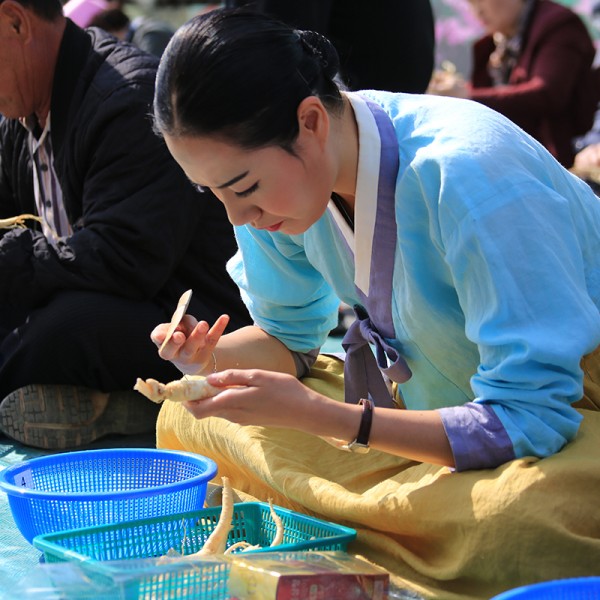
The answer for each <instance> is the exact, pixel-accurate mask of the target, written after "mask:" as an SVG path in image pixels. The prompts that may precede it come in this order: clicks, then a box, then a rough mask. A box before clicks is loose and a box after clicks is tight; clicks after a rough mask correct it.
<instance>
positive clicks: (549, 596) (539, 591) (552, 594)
mask: <svg viewBox="0 0 600 600" xmlns="http://www.w3.org/2000/svg"><path fill="white" fill-rule="evenodd" d="M491 600H600V577H576V578H573V579H557V580H554V581H544V582H542V583H535V584H532V585H524V586H522V587H518V588H515V589H513V590H508V591H507V592H503V593H502V594H499V595H498V596H494V597H493V598H492V599H491Z"/></svg>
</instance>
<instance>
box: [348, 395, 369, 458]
mask: <svg viewBox="0 0 600 600" xmlns="http://www.w3.org/2000/svg"><path fill="white" fill-rule="evenodd" d="M358 403H359V404H361V405H362V407H363V411H362V416H361V418H360V426H359V428H358V434H357V436H356V439H355V440H354V441H353V442H350V443H349V444H348V450H351V451H352V452H359V453H362V454H365V453H366V452H368V451H369V437H370V436H371V425H372V423H373V408H374V405H373V401H372V400H371V399H369V398H361V399H360V400H359V401H358Z"/></svg>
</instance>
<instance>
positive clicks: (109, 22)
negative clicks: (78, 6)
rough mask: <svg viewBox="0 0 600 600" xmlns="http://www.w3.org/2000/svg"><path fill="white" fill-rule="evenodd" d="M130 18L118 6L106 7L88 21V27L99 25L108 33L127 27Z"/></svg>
mask: <svg viewBox="0 0 600 600" xmlns="http://www.w3.org/2000/svg"><path fill="white" fill-rule="evenodd" d="M130 23H131V20H130V19H129V17H128V16H127V15H126V14H125V13H124V12H123V11H122V10H121V9H120V8H108V9H106V10H102V11H100V12H99V13H98V14H97V15H96V16H95V17H93V18H92V20H91V21H90V22H89V24H88V27H100V29H104V31H108V32H109V33H113V32H117V31H121V30H122V29H126V28H127V27H129V24H130Z"/></svg>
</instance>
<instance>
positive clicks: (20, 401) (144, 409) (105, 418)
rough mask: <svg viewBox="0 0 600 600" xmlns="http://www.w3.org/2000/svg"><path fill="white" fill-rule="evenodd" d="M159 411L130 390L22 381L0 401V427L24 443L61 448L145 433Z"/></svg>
mask: <svg viewBox="0 0 600 600" xmlns="http://www.w3.org/2000/svg"><path fill="white" fill-rule="evenodd" d="M159 410H160V406H158V405H156V404H154V403H152V402H149V401H148V400H147V399H146V398H144V397H143V396H142V395H141V394H139V393H138V392H134V391H122V392H111V393H110V394H105V393H102V392H98V391H95V390H90V389H88V388H85V387H78V386H70V385H37V384H35V385H27V386H25V387H22V388H19V389H18V390H15V391H14V392H11V393H10V394H9V395H8V396H6V398H4V400H2V403H0V431H2V433H4V434H6V435H7V436H9V437H11V438H13V439H14V440H16V441H18V442H20V443H22V444H24V445H26V446H33V447H35V448H44V449H46V450H63V449H65V448H75V447H78V446H85V445H87V444H90V443H91V442H93V441H95V440H97V439H98V438H101V437H104V436H106V435H110V434H123V435H125V434H130V435H132V434H141V433H150V432H152V431H154V430H155V427H156V418H157V416H158V411H159Z"/></svg>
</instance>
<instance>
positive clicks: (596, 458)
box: [157, 356, 600, 600]
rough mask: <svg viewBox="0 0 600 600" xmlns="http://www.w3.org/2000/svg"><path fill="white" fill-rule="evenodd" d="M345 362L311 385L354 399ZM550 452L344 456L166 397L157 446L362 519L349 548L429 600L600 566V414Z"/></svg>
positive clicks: (246, 482)
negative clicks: (429, 457) (494, 459)
mask: <svg viewBox="0 0 600 600" xmlns="http://www.w3.org/2000/svg"><path fill="white" fill-rule="evenodd" d="M342 371H343V366H342V363H341V361H338V360H336V359H333V358H330V357H326V356H321V357H319V360H318V361H317V363H316V364H315V367H314V368H313V370H312V371H311V374H310V376H309V377H307V378H305V380H304V383H305V384H306V385H308V386H310V387H311V388H313V389H316V390H318V391H320V392H322V393H324V394H326V395H328V396H330V397H332V398H336V399H339V400H340V401H341V400H342V397H343V379H342ZM581 413H582V414H583V415H584V419H583V422H582V425H581V428H580V431H579V434H578V436H577V439H576V440H575V441H573V442H571V443H570V444H568V445H567V446H566V447H565V448H564V449H563V450H562V451H561V452H559V453H558V454H556V455H554V456H551V457H549V458H545V459H542V460H539V459H536V458H523V459H518V460H514V461H512V462H510V463H507V464H505V465H503V466H501V467H498V468H496V469H488V470H479V471H467V472H462V473H456V472H452V471H451V470H450V469H448V468H445V467H439V466H434V465H430V464H423V463H417V462H413V461H409V460H405V459H402V458H399V457H396V456H391V455H388V454H384V453H381V452H376V451H371V452H370V453H368V454H365V455H358V454H351V453H347V452H342V451H340V450H338V449H336V448H334V447H332V446H330V445H329V444H327V443H326V442H323V441H322V440H320V439H319V438H317V437H314V436H310V435H307V434H304V433H300V432H297V431H292V430H289V429H276V428H266V427H242V426H239V425H236V424H233V423H230V422H228V421H226V420H224V419H219V418H209V419H204V420H201V421H198V420H196V419H194V417H193V416H192V415H191V414H190V413H189V412H187V411H186V410H185V409H184V408H183V407H182V406H181V405H180V404H177V403H174V402H168V401H167V402H165V404H164V406H163V408H162V409H161V412H160V416H159V419H158V424H157V446H158V447H160V448H172V449H181V450H187V451H191V452H195V453H198V454H202V455H205V456H209V457H211V458H212V459H213V460H215V461H216V462H217V464H218V467H219V474H218V476H217V479H216V480H215V482H216V483H219V482H220V476H222V475H226V476H228V477H229V478H230V480H231V483H232V485H233V487H234V488H235V489H236V490H237V491H238V492H239V495H240V496H241V497H242V498H243V499H248V500H253V499H256V500H261V501H266V500H267V499H268V498H269V497H270V498H273V501H274V503H275V504H278V505H280V506H285V507H287V508H291V509H293V510H296V511H299V512H302V513H306V514H310V515H313V516H316V517H319V518H323V519H326V520H328V521H333V522H336V523H340V524H342V525H347V526H349V527H353V528H355V529H356V530H357V532H358V536H357V539H356V541H355V542H353V543H352V544H351V545H350V547H349V548H348V551H349V552H350V553H351V554H357V555H361V556H364V557H366V558H367V559H369V560H371V561H372V562H374V563H377V564H379V565H381V566H383V567H384V568H385V569H387V570H388V571H389V572H390V574H391V576H392V580H393V582H394V583H395V584H396V585H398V586H399V587H401V588H405V589H409V590H411V591H413V592H415V593H416V594H418V595H421V596H422V597H425V598H448V599H449V600H454V599H456V600H458V599H461V600H466V599H489V598H491V597H492V596H494V595H496V594H498V593H500V592H502V591H505V590H507V589H511V588H514V587H517V586H520V585H525V584H529V583H534V582H538V581H542V580H549V579H560V578H568V577H579V576H588V575H598V574H600V509H599V505H600V412H597V411H592V410H587V409H581Z"/></svg>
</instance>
